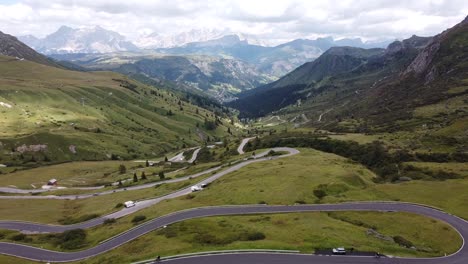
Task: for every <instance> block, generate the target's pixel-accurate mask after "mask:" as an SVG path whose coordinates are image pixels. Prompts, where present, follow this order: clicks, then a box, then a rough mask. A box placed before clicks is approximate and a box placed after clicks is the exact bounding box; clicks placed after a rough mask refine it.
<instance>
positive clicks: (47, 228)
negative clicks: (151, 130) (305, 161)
mask: <svg viewBox="0 0 468 264" xmlns="http://www.w3.org/2000/svg"><path fill="white" fill-rule="evenodd" d="M272 149H273V150H275V151H284V152H288V153H287V154H284V155H281V156H275V157H264V158H262V157H263V156H266V155H267V154H268V153H269V150H268V151H265V152H262V153H260V154H258V155H256V158H255V159H250V160H245V161H243V162H240V163H237V164H235V165H233V166H231V167H229V168H227V169H225V170H223V171H220V172H218V173H215V174H213V175H212V176H210V177H208V178H206V179H204V180H202V181H200V182H199V183H198V184H199V185H202V184H207V185H208V184H210V183H212V182H213V181H215V180H217V179H219V178H221V177H223V176H224V175H226V174H229V173H231V172H234V171H236V170H238V169H240V168H242V167H245V166H247V165H249V164H252V163H256V162H261V161H265V160H270V159H278V158H283V157H288V156H291V155H296V154H298V153H299V150H297V149H294V148H286V147H278V148H272ZM181 179H182V178H181ZM166 182H167V181H166ZM135 187H141V185H140V186H135ZM129 189H130V188H127V190H129ZM191 192H192V190H191V186H189V187H186V188H183V189H180V190H177V191H175V192H172V193H169V194H167V195H163V196H160V197H156V198H151V199H146V200H143V201H138V202H137V203H136V205H135V206H133V207H130V208H123V209H121V210H120V211H117V212H114V213H111V214H108V215H105V216H102V217H98V218H94V219H92V220H89V221H86V222H82V223H78V224H73V225H43V224H37V223H25V222H17V221H3V220H2V221H0V229H9V230H18V231H22V232H27V233H37V232H38V233H61V232H64V231H67V230H71V229H76V228H82V229H86V228H90V227H94V226H97V225H100V224H102V223H103V222H104V221H105V220H106V219H109V218H120V217H123V216H126V215H129V214H132V213H135V212H137V211H139V210H142V209H144V208H147V207H150V206H153V205H155V204H157V203H160V202H162V201H164V200H169V199H174V198H177V197H181V196H184V195H187V194H189V193H191ZM85 196H92V195H89V194H86V195H85ZM5 197H6V198H10V199H11V198H13V197H22V196H5ZM24 197H27V198H30V197H34V196H24ZM42 197H43V199H50V198H53V197H47V196H42ZM60 197H62V196H60Z"/></svg>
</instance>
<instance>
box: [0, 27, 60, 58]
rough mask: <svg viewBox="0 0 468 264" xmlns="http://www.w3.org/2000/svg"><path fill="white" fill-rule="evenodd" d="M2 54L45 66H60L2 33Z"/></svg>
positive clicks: (0, 47) (0, 33)
mask: <svg viewBox="0 0 468 264" xmlns="http://www.w3.org/2000/svg"><path fill="white" fill-rule="evenodd" d="M0 54H1V55H5V56H10V57H14V58H17V59H18V60H21V59H25V60H28V61H32V62H36V63H40V64H45V65H49V66H58V65H57V64H56V63H55V62H53V61H52V60H49V59H48V58H47V57H45V56H44V55H41V54H39V53H37V52H36V51H35V50H33V49H32V48H30V47H28V46H27V45H25V44H24V43H23V42H21V41H19V40H18V39H17V38H16V37H13V36H11V35H8V34H4V33H2V32H1V31H0Z"/></svg>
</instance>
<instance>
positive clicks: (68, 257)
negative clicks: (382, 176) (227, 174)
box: [0, 202, 468, 264]
mask: <svg viewBox="0 0 468 264" xmlns="http://www.w3.org/2000/svg"><path fill="white" fill-rule="evenodd" d="M319 211H322V212H323V211H399V212H409V213H416V214H420V215H423V216H427V217H431V218H434V219H438V220H441V221H444V222H446V223H448V224H450V225H451V226H452V227H453V228H455V229H456V230H457V231H458V232H459V234H460V235H461V237H462V238H463V239H466V238H468V222H467V221H465V220H463V219H461V218H459V217H456V216H453V215H450V214H447V213H444V212H443V211H440V210H437V209H433V208H430V207H426V206H421V205H416V204H410V203H396V202H361V203H342V204H315V205H294V206H268V205H254V206H252V205H245V206H224V207H204V208H197V209H191V210H185V211H179V212H176V213H172V214H169V215H166V216H162V217H159V218H156V219H153V220H151V221H149V222H147V223H144V224H142V225H140V226H137V227H136V228H134V229H130V230H129V231H127V232H124V233H122V234H120V235H118V236H116V237H113V238H111V239H109V240H107V241H105V242H103V243H101V244H99V245H97V246H96V247H93V248H90V249H86V250H82V251H77V252H67V253H64V252H57V251H50V250H44V249H40V248H36V247H30V246H26V245H20V244H14V243H6V242H0V253H1V254H5V255H11V256H16V257H21V258H27V259H31V260H35V261H48V262H68V261H77V260H81V259H86V258H89V257H92V256H96V255H99V254H102V253H104V252H106V251H109V250H111V249H113V248H116V247H118V246H120V245H122V244H125V243H127V242H129V241H131V240H133V239H135V238H137V237H140V236H142V235H144V234H146V233H149V232H151V231H153V230H155V229H158V228H161V227H163V226H166V225H170V224H173V223H176V222H180V221H184V220H188V219H194V218H200V217H208V216H221V215H223V216H227V215H249V214H272V213H298V212H319ZM17 224H18V225H21V223H19V222H18V223H17ZM467 259H468V247H466V246H465V244H463V246H462V247H461V248H460V249H459V251H457V252H456V253H454V254H452V255H450V256H448V257H440V258H416V259H415V258H382V259H373V258H369V257H346V256H343V257H339V256H335V257H324V256H315V255H300V254H297V255H292V254H287V255H281V254H258V253H257V254H255V255H254V254H252V253H249V254H236V255H235V257H233V255H215V256H201V257H193V258H186V259H176V260H170V261H167V262H168V263H172V264H178V263H191V264H194V263H195V264H196V263H204V264H211V263H224V264H227V263H243V264H250V263H252V264H254V263H255V264H257V263H273V264H274V263H295V264H302V263H304V264H305V263H324V264H334V263H405V264H406V263H410V264H412V263H424V264H428V263H434V264H435V263H437V264H440V263H443V264H462V263H463V264H465V263H466V260H467Z"/></svg>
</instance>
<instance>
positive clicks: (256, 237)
mask: <svg viewBox="0 0 468 264" xmlns="http://www.w3.org/2000/svg"><path fill="white" fill-rule="evenodd" d="M263 239H265V234H263V233H262V232H252V233H248V234H247V240H248V241H256V240H263Z"/></svg>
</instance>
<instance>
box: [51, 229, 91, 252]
mask: <svg viewBox="0 0 468 264" xmlns="http://www.w3.org/2000/svg"><path fill="white" fill-rule="evenodd" d="M57 242H58V244H59V245H60V247H61V248H64V249H76V248H80V247H83V246H84V245H85V242H86V232H85V231H84V230H83V229H72V230H68V231H65V232H63V233H62V234H61V235H59V237H58V241H57Z"/></svg>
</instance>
